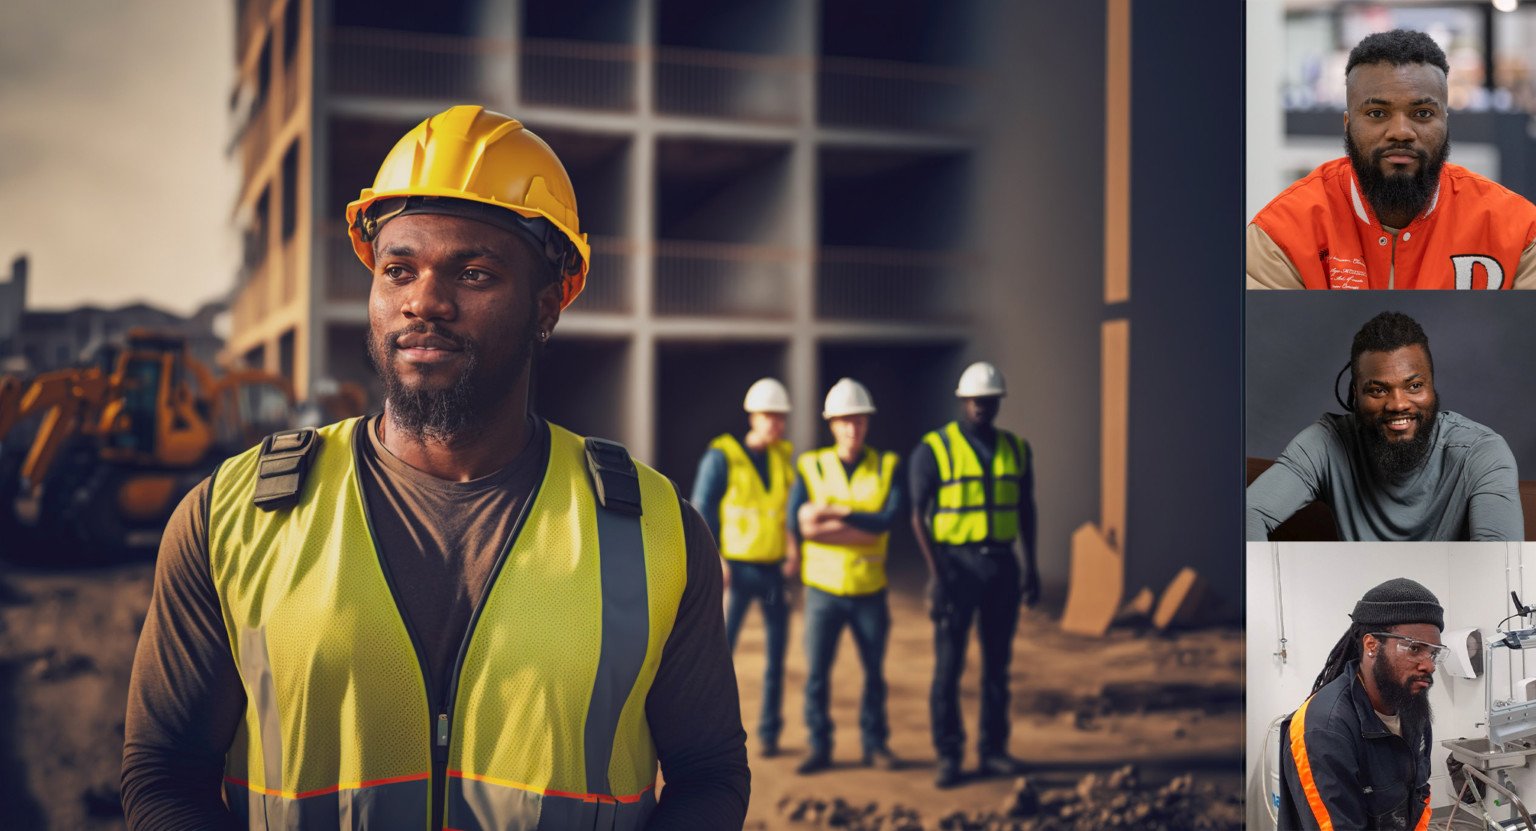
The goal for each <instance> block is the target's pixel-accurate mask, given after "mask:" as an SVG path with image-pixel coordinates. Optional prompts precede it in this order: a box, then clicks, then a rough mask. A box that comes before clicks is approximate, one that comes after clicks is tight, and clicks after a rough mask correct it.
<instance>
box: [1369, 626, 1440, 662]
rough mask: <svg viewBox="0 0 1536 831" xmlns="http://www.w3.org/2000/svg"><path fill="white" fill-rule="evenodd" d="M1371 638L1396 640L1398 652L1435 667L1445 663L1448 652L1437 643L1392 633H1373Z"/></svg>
mask: <svg viewBox="0 0 1536 831" xmlns="http://www.w3.org/2000/svg"><path fill="white" fill-rule="evenodd" d="M1371 637H1373V638H1376V639H1377V640H1381V639H1383V638H1396V639H1397V650H1398V651H1399V652H1401V653H1402V654H1404V655H1407V656H1408V657H1410V658H1412V659H1413V660H1415V661H1425V660H1430V661H1434V663H1435V666H1437V667H1438V666H1440V665H1441V664H1442V663H1444V662H1445V656H1446V654H1447V653H1448V650H1447V648H1446V647H1445V646H1443V645H1441V644H1437V643H1425V642H1424V641H1421V640H1417V639H1415V638H1410V637H1408V636H1407V635H1397V634H1393V633H1391V632H1372V633H1371Z"/></svg>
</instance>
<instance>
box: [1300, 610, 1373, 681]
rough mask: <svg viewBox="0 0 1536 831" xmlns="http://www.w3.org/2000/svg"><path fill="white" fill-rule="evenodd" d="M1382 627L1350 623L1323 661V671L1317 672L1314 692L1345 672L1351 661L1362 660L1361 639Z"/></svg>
mask: <svg viewBox="0 0 1536 831" xmlns="http://www.w3.org/2000/svg"><path fill="white" fill-rule="evenodd" d="M1380 629H1381V627H1380V626H1376V625H1373V624H1365V623H1354V624H1350V627H1349V631H1347V632H1345V633H1344V637H1342V638H1339V642H1338V643H1336V644H1334V645H1333V651H1331V652H1329V653H1328V660H1326V661H1324V662H1323V671H1322V672H1320V673H1318V674H1317V680H1316V681H1313V682H1312V693H1313V694H1316V693H1317V691H1318V690H1320V689H1322V688H1323V687H1324V686H1325V685H1327V683H1328V682H1329V681H1332V680H1333V679H1335V678H1338V677H1339V676H1340V675H1342V674H1344V668H1345V667H1347V666H1349V662H1350V661H1359V660H1360V643H1361V639H1362V638H1364V637H1365V636H1366V635H1368V634H1370V633H1371V632H1372V631H1380Z"/></svg>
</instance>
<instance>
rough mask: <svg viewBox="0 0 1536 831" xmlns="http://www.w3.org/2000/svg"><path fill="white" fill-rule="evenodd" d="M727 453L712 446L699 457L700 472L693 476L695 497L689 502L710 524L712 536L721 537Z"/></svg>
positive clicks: (708, 524) (706, 522)
mask: <svg viewBox="0 0 1536 831" xmlns="http://www.w3.org/2000/svg"><path fill="white" fill-rule="evenodd" d="M726 475H727V474H726V462H725V454H724V453H722V452H720V451H719V450H716V449H715V448H713V447H711V448H710V449H708V450H706V451H704V455H703V457H701V458H700V459H699V472H698V474H697V475H696V476H694V477H693V498H692V499H689V500H688V501H689V502H692V503H693V507H695V508H697V509H698V511H699V516H701V517H703V518H704V524H705V525H707V526H709V533H710V536H712V537H714V538H715V539H716V540H719V539H720V500H722V499H724V498H725V486H726Z"/></svg>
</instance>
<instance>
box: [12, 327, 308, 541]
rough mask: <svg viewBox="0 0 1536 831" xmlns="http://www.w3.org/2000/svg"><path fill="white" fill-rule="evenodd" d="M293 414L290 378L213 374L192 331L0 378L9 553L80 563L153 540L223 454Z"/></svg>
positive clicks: (132, 337)
mask: <svg viewBox="0 0 1536 831" xmlns="http://www.w3.org/2000/svg"><path fill="white" fill-rule="evenodd" d="M292 420H293V393H292V390H291V389H290V387H289V384H288V382H287V381H286V380H285V379H283V378H282V377H281V376H277V375H273V374H271V373H267V372H261V371H256V370H237V371H233V372H229V373H225V374H223V375H222V376H215V375H214V374H213V373H212V372H210V371H209V369H208V368H207V367H206V366H204V365H203V364H202V363H201V362H200V361H198V360H196V359H195V358H193V357H191V356H190V355H189V354H188V353H187V348H186V341H185V339H184V338H182V337H181V336H179V335H169V334H162V333H156V332H152V331H148V330H134V331H131V332H129V333H128V337H127V343H126V345H125V346H124V347H122V348H121V349H110V348H109V349H106V350H103V352H102V353H101V354H100V355H99V360H98V361H97V363H96V365H94V366H89V367H80V368H73V369H60V370H55V371H52V372H46V373H43V374H41V375H38V376H37V377H36V378H33V379H32V380H31V381H30V383H25V384H23V383H22V382H21V381H20V380H19V379H17V378H15V377H9V376H0V553H5V554H12V552H10V551H8V550H7V549H20V548H23V547H25V548H27V549H29V550H27V551H21V550H17V551H15V552H14V555H15V556H13V559H40V557H38V556H37V555H38V553H40V552H43V551H47V552H49V553H50V554H51V555H56V556H62V557H63V558H66V559H68V560H72V561H81V560H96V559H100V558H101V557H102V556H107V557H110V556H113V555H114V554H115V553H116V552H120V551H122V550H123V549H124V548H131V547H142V546H145V545H153V544H154V542H155V541H157V540H158V539H159V534H160V530H161V528H163V527H164V524H165V521H166V519H168V518H169V517H170V514H171V511H172V510H173V509H174V508H175V507H176V503H177V502H178V501H179V500H180V499H181V497H182V496H183V495H184V494H185V493H186V492H187V491H188V490H190V489H191V488H192V486H193V485H195V484H197V482H198V481H199V480H201V479H202V478H203V477H204V476H207V475H208V474H209V473H210V472H211V471H212V470H213V467H214V465H215V464H217V463H218V461H219V460H220V459H222V458H224V457H225V456H227V455H230V454H232V453H236V452H239V451H241V450H244V449H245V448H247V447H250V446H252V445H254V444H256V443H257V442H259V441H260V440H261V438H262V437H263V436H265V435H267V434H268V433H271V432H274V431H276V430H282V429H286V428H287V427H289V426H290V425H291V423H292ZM7 525H9V526H12V527H13V528H14V530H15V531H16V532H17V533H6V531H8V530H11V529H7V528H6V527H5V526H7Z"/></svg>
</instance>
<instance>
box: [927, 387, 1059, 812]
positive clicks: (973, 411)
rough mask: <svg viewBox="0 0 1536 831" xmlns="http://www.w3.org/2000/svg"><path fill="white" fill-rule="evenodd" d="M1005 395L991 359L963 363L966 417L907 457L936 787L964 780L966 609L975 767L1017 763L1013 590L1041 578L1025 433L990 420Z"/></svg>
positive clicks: (1004, 770) (1010, 770) (1014, 768)
mask: <svg viewBox="0 0 1536 831" xmlns="http://www.w3.org/2000/svg"><path fill="white" fill-rule="evenodd" d="M1004 395H1007V388H1006V387H1005V386H1004V383H1003V376H1002V373H1000V372H998V371H997V368H996V367H994V366H992V365H991V364H989V363H986V362H978V363H974V364H971V365H970V366H969V367H966V369H965V372H964V373H963V374H961V376H960V383H959V386H958V387H957V388H956V389H955V396H956V397H958V398H959V399H960V402H961V411H962V418H961V419H960V420H959V421H951V422H950V423H949V424H947V425H945V426H944V427H941V428H939V429H938V430H934V431H932V432H930V433H928V434H927V435H925V436H923V440H922V441H921V442H920V443H919V444H918V445H917V447H916V448H915V449H914V450H913V451H912V456H911V459H910V462H909V465H908V470H909V476H910V481H911V492H912V533H913V534H914V535H915V536H916V537H917V546H918V548H919V549H920V550H921V551H922V552H923V559H924V560H926V561H927V563H928V573H929V581H928V602H929V615H930V616H931V617H932V618H933V621H934V666H933V688H932V690H931V692H930V695H929V713H930V718H931V719H932V724H933V746H934V748H935V749H936V750H937V751H938V754H939V770H938V774H937V776H936V778H935V783H936V784H937V785H938V786H939V787H941V788H948V787H952V786H954V785H955V784H956V783H958V782H959V781H960V770H961V757H962V756H963V755H964V752H965V728H964V727H963V726H962V725H961V719H960V699H959V693H960V675H961V674H962V673H963V672H964V671H965V649H966V646H967V645H968V643H969V640H970V632H971V621H972V620H973V619H975V620H977V621H978V622H979V623H978V626H977V629H978V632H979V635H980V639H981V660H982V663H981V725H980V729H979V730H978V731H977V734H978V735H977V751H978V753H979V755H980V771H981V773H982V774H996V775H1004V776H1007V775H1012V774H1015V773H1018V772H1019V767H1020V766H1019V763H1018V761H1017V760H1015V759H1014V758H1013V757H1011V756H1009V755H1008V734H1009V718H1008V664H1009V662H1010V661H1011V660H1012V658H1013V636H1014V632H1015V631H1016V630H1017V628H1018V624H1019V601H1020V600H1023V602H1024V603H1025V604H1027V605H1030V606H1033V605H1034V604H1035V602H1036V601H1037V600H1039V598H1040V578H1039V574H1038V572H1037V571H1036V568H1035V496H1034V472H1033V467H1032V465H1031V458H1030V452H1029V443H1028V442H1026V441H1024V440H1022V439H1020V438H1019V437H1018V436H1016V435H1014V434H1013V433H1010V432H1008V431H1007V430H1000V429H998V428H997V427H995V426H993V422H994V421H995V420H996V419H997V412H998V409H999V407H1000V405H1001V403H1002V398H1003V396H1004Z"/></svg>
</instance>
